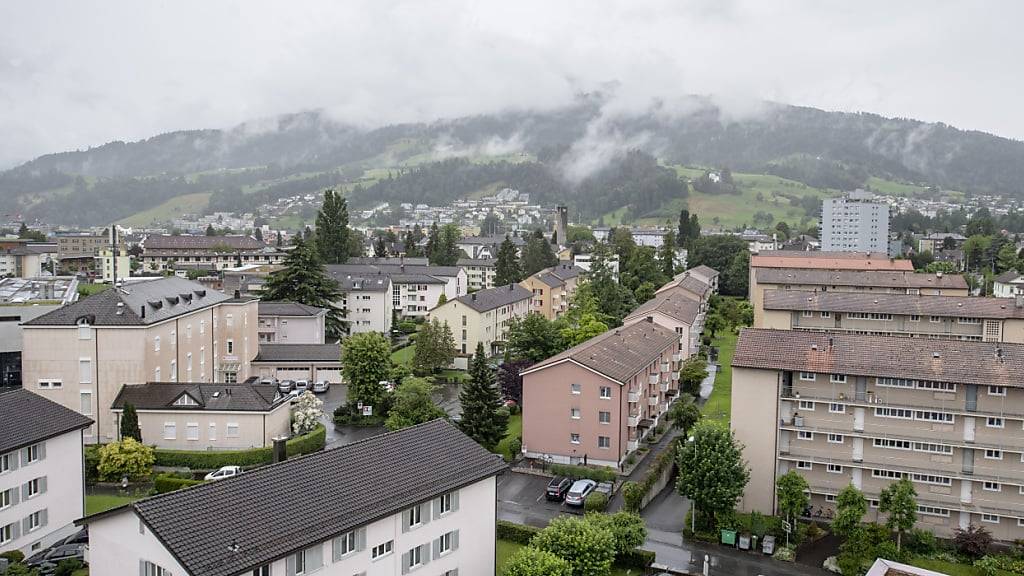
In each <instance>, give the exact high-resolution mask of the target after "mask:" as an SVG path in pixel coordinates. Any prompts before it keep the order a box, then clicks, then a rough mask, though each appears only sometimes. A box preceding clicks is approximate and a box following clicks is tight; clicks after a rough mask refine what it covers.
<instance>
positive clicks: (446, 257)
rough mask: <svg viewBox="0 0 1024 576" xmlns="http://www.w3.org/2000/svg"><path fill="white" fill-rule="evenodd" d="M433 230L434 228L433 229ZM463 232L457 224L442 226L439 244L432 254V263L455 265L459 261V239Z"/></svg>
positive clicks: (436, 264)
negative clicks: (460, 231)
mask: <svg viewBox="0 0 1024 576" xmlns="http://www.w3.org/2000/svg"><path fill="white" fill-rule="evenodd" d="M431 232H433V230H431ZM461 238H462V234H461V233H459V227H458V226H456V225H455V224H446V225H445V226H444V228H441V231H440V235H439V237H438V241H437V244H435V247H434V252H433V254H432V255H431V260H430V263H431V264H433V265H435V266H455V265H456V264H458V262H459V255H460V250H459V240H460V239H461Z"/></svg>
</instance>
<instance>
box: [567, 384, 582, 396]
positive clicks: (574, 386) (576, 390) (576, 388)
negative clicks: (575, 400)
mask: <svg viewBox="0 0 1024 576" xmlns="http://www.w3.org/2000/svg"><path fill="white" fill-rule="evenodd" d="M569 390H570V391H571V392H572V393H573V394H579V393H581V392H582V391H583V388H582V387H581V386H580V385H579V384H577V383H575V382H574V383H572V384H569Z"/></svg>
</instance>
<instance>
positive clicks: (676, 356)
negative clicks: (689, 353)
mask: <svg viewBox="0 0 1024 576" xmlns="http://www.w3.org/2000/svg"><path fill="white" fill-rule="evenodd" d="M672 361H673V362H682V361H683V355H682V354H673V355H672Z"/></svg>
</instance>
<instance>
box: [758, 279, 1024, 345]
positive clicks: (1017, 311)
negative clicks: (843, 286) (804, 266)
mask: <svg viewBox="0 0 1024 576" xmlns="http://www.w3.org/2000/svg"><path fill="white" fill-rule="evenodd" d="M754 327H755V328H774V329H778V330H812V331H818V332H823V331H827V332H849V333H853V334H874V335H877V336H909V337H916V338H934V339H949V340H968V341H978V342H980V341H985V342H1016V343H1018V344H1022V343H1024V296H1021V297H1019V298H1017V299H1016V300H1005V299H999V298H975V297H970V296H922V295H920V294H870V293H865V292H855V293H842V292H807V291H802V290H766V291H765V292H764V313H763V314H761V317H760V318H755V324H754Z"/></svg>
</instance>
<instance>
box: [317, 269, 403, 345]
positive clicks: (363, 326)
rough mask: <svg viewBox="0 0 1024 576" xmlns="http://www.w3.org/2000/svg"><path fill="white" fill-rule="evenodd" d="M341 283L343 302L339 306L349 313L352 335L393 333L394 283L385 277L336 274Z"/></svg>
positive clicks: (346, 318) (381, 275)
mask: <svg viewBox="0 0 1024 576" xmlns="http://www.w3.org/2000/svg"><path fill="white" fill-rule="evenodd" d="M332 276H333V277H334V279H335V280H337V281H338V288H339V290H340V291H341V300H340V301H339V302H335V306H337V307H338V308H341V309H343V310H345V311H346V312H347V314H346V316H345V320H346V321H347V322H348V331H349V333H350V334H359V333H361V332H381V333H383V334H388V333H390V332H391V326H392V321H393V319H394V316H395V313H394V308H393V306H392V289H393V287H394V284H392V282H391V277H390V276H385V275H383V274H359V273H355V274H342V273H337V274H332Z"/></svg>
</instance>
